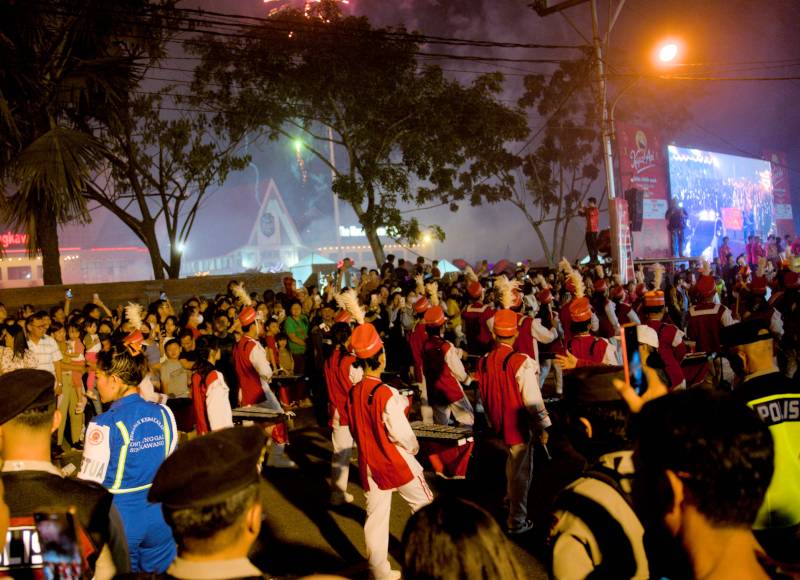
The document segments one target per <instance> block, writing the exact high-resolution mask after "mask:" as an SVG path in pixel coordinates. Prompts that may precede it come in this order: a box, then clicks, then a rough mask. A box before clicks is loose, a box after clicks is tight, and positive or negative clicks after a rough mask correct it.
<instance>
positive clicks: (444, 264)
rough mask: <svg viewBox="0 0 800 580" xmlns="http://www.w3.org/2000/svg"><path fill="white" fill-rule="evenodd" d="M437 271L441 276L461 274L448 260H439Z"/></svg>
mask: <svg viewBox="0 0 800 580" xmlns="http://www.w3.org/2000/svg"><path fill="white" fill-rule="evenodd" d="M439 271H440V272H441V273H442V276H444V275H445V274H449V273H450V272H461V270H459V269H458V268H456V267H455V266H454V265H453V263H452V262H450V261H448V260H439Z"/></svg>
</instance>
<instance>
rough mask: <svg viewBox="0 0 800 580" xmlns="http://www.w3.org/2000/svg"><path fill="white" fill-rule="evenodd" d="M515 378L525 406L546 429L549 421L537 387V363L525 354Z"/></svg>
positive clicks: (541, 426) (540, 392)
mask: <svg viewBox="0 0 800 580" xmlns="http://www.w3.org/2000/svg"><path fill="white" fill-rule="evenodd" d="M515 378H516V380H517V385H518V386H519V392H520V394H521V395H522V403H523V404H524V405H525V408H527V409H528V412H529V413H530V414H531V416H532V417H533V418H534V419H536V422H537V423H538V425H539V427H540V428H541V429H547V428H548V427H549V426H550V425H551V421H550V415H549V414H548V413H547V409H546V408H545V406H544V399H542V390H541V389H540V388H539V363H537V362H536V361H535V360H533V359H532V358H531V357H529V356H527V355H526V356H525V362H524V363H522V365H521V366H520V367H519V370H518V371H517V374H516V375H515Z"/></svg>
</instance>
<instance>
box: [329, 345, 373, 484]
mask: <svg viewBox="0 0 800 580" xmlns="http://www.w3.org/2000/svg"><path fill="white" fill-rule="evenodd" d="M355 360H356V357H354V356H353V355H352V354H350V353H343V352H342V349H341V348H339V347H337V348H335V349H334V350H333V352H332V353H331V355H330V356H329V357H328V360H326V361H325V366H324V368H323V372H324V374H325V384H326V385H327V387H328V425H330V427H331V429H332V432H331V442H332V443H333V458H332V460H331V488H333V491H334V493H336V492H338V493H340V494H341V496H340V497H344V495H345V494H346V493H347V481H348V479H349V476H350V457H352V455H353V435H352V433H351V432H350V428H349V426H348V424H349V421H348V419H347V404H348V402H347V398H348V395H349V394H350V389H352V388H353V385H354V384H355V383H357V382H359V381H360V380H361V379H362V378H363V376H364V371H363V370H362V369H360V368H357V367H354V366H353V362H355Z"/></svg>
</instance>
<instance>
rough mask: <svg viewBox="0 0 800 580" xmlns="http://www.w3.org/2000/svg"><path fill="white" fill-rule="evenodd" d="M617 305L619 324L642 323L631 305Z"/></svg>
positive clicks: (617, 303) (622, 303) (620, 303)
mask: <svg viewBox="0 0 800 580" xmlns="http://www.w3.org/2000/svg"><path fill="white" fill-rule="evenodd" d="M615 304H616V314H617V322H619V324H620V325H623V324H628V323H631V322H632V323H633V324H637V325H638V324H641V323H642V322H641V320H639V316H637V314H636V312H634V310H633V308H632V307H631V305H630V304H628V303H626V302H616V303H615Z"/></svg>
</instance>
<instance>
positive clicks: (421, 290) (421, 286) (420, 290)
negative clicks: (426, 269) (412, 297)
mask: <svg viewBox="0 0 800 580" xmlns="http://www.w3.org/2000/svg"><path fill="white" fill-rule="evenodd" d="M414 282H416V283H417V294H419V295H420V296H421V295H423V294H425V281H424V279H423V278H422V274H417V275H416V276H414Z"/></svg>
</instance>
